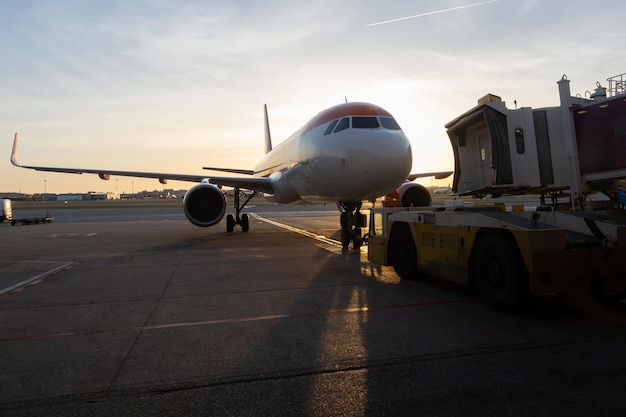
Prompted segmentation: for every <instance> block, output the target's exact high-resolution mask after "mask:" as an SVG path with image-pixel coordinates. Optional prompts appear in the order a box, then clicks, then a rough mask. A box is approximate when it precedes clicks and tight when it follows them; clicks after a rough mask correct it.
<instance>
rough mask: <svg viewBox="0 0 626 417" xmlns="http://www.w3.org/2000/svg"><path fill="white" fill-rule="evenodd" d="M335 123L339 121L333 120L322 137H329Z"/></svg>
mask: <svg viewBox="0 0 626 417" xmlns="http://www.w3.org/2000/svg"><path fill="white" fill-rule="evenodd" d="M337 123H339V119H337V120H333V121H332V122H330V124H329V125H328V127H327V128H326V132H324V136H326V135H330V134H331V132H332V131H333V129H334V128H335V126H337Z"/></svg>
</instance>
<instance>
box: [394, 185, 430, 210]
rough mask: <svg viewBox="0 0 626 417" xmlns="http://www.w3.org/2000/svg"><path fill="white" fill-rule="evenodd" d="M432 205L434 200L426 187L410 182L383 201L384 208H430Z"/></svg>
mask: <svg viewBox="0 0 626 417" xmlns="http://www.w3.org/2000/svg"><path fill="white" fill-rule="evenodd" d="M431 203H432V198H431V197H430V192H429V191H428V190H427V189H426V187H424V186H423V185H420V184H417V183H414V182H408V181H407V182H405V183H404V184H402V185H401V186H399V187H398V188H397V189H396V190H394V191H392V192H390V193H389V194H387V195H386V196H385V198H384V199H383V207H428V206H430V205H431Z"/></svg>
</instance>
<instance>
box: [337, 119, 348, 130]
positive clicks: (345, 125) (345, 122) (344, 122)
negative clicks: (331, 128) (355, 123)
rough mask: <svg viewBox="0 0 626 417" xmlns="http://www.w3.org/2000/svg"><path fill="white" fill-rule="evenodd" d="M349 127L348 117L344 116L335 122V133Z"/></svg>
mask: <svg viewBox="0 0 626 417" xmlns="http://www.w3.org/2000/svg"><path fill="white" fill-rule="evenodd" d="M349 127H350V118H349V117H344V118H343V119H341V120H340V121H339V123H337V128H336V129H335V133H337V132H341V131H342V130H346V129H347V128H349Z"/></svg>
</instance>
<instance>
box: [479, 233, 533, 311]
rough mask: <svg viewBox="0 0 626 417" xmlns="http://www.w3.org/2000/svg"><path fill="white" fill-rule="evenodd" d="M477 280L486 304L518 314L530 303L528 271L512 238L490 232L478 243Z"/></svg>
mask: <svg viewBox="0 0 626 417" xmlns="http://www.w3.org/2000/svg"><path fill="white" fill-rule="evenodd" d="M473 269H474V271H473V273H474V278H475V280H476V281H475V282H476V284H477V286H478V291H479V293H480V296H481V298H482V299H483V301H484V302H485V303H486V304H488V305H489V306H491V307H493V308H495V309H497V310H500V311H503V312H508V313H511V312H516V311H519V310H521V309H523V308H524V307H525V306H526V305H527V303H528V301H529V300H530V279H529V276H528V271H527V269H526V265H524V261H523V259H522V256H521V254H520V253H519V249H518V248H517V245H516V244H515V242H514V241H513V237H512V236H508V235H507V234H505V233H502V232H489V233H488V234H487V235H486V236H484V238H483V239H482V241H481V242H480V243H479V246H478V248H477V252H476V255H475V261H474V268H473Z"/></svg>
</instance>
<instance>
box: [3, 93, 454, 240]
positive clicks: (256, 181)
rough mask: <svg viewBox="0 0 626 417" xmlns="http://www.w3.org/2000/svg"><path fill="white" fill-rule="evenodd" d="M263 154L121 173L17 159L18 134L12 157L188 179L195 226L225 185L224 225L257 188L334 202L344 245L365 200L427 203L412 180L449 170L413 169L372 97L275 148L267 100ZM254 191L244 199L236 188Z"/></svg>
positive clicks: (105, 175)
mask: <svg viewBox="0 0 626 417" xmlns="http://www.w3.org/2000/svg"><path fill="white" fill-rule="evenodd" d="M264 116H265V117H264V127H265V155H264V156H263V158H261V160H260V161H259V162H258V163H257V164H256V166H255V167H254V169H252V170H247V169H235V168H218V167H203V169H205V170H211V171H220V172H227V173H230V174H237V175H236V176H213V175H193V174H191V175H189V174H173V173H164V172H142V171H118V170H102V169H89V168H87V169H83V168H63V167H45V166H33V165H22V164H20V163H19V162H18V134H17V133H16V134H15V137H14V141H13V149H12V152H11V163H12V164H13V165H15V166H17V167H21V168H28V169H34V170H37V171H49V172H60V173H74V174H83V173H87V174H97V175H98V176H99V177H100V178H101V179H103V180H108V179H109V178H110V177H111V176H112V175H116V176H129V177H140V178H155V179H158V180H159V182H160V183H162V184H165V183H167V180H178V181H190V182H195V183H198V184H196V185H194V186H193V187H192V188H191V189H189V191H188V192H187V194H186V195H185V198H184V200H183V207H184V212H185V216H186V217H187V219H188V220H189V221H190V222H191V223H192V224H194V225H196V226H201V227H208V226H213V225H215V224H217V223H218V222H220V221H221V220H222V218H223V217H224V214H225V212H226V206H227V204H226V197H225V196H224V193H223V192H222V190H221V187H222V186H229V187H234V189H235V190H234V191H235V192H234V209H235V214H234V216H233V215H232V214H229V215H227V216H226V230H227V232H232V231H233V230H234V228H235V226H237V225H239V226H241V230H242V231H243V232H247V231H248V230H249V217H248V215H247V214H245V213H244V214H242V210H243V209H244V207H245V206H246V204H248V202H249V201H250V200H251V199H252V198H253V197H254V196H255V195H256V194H257V193H263V194H265V195H271V196H272V200H273V202H275V203H278V204H297V203H336V204H337V207H338V208H339V211H340V212H341V214H340V225H341V243H342V247H343V248H344V249H347V248H348V247H349V245H350V242H351V241H353V245H354V248H355V249H358V248H359V247H360V246H361V244H362V237H361V228H362V227H365V226H366V224H365V222H366V221H365V216H364V215H363V214H361V212H360V209H361V206H362V202H363V201H372V202H374V201H375V200H376V199H377V198H378V197H381V196H387V197H386V201H387V205H396V206H429V205H430V204H431V197H430V193H429V192H428V190H427V189H426V188H425V187H423V186H422V185H420V184H417V183H413V182H412V181H413V180H415V179H416V178H421V177H436V178H445V177H447V176H449V175H450V174H452V172H451V171H444V172H429V173H422V174H410V170H411V167H412V154H411V145H410V143H409V141H408V139H407V137H406V136H405V134H404V132H403V131H402V129H401V128H400V126H399V125H398V123H397V122H396V120H395V119H394V117H393V116H392V115H391V114H390V113H389V112H387V111H386V110H384V109H383V108H381V107H379V106H376V105H374V104H370V103H359V102H350V103H342V104H339V105H335V106H333V107H330V108H328V109H326V110H324V111H322V112H320V113H318V114H317V115H316V116H315V117H313V118H312V119H311V120H309V121H308V122H307V123H306V124H305V125H304V126H303V127H301V128H300V129H299V130H298V131H296V132H295V133H294V134H293V135H291V136H290V137H289V138H287V139H286V140H284V141H283V142H281V143H280V144H278V145H277V146H276V147H273V146H272V139H271V135H270V128H269V118H268V113H267V105H265V106H264ZM242 189H243V190H250V191H252V193H251V194H249V195H248V196H247V198H246V199H245V201H244V202H243V203H241V200H240V193H239V191H240V190H242Z"/></svg>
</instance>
